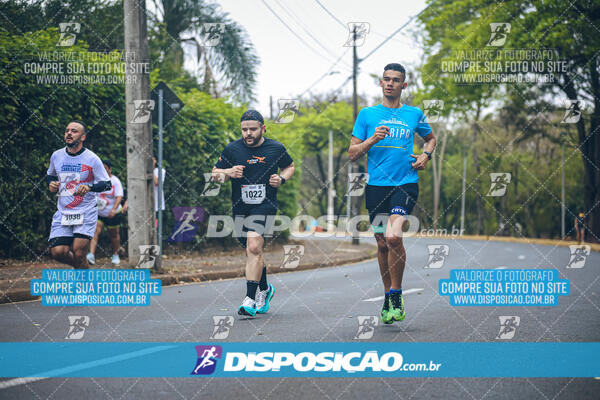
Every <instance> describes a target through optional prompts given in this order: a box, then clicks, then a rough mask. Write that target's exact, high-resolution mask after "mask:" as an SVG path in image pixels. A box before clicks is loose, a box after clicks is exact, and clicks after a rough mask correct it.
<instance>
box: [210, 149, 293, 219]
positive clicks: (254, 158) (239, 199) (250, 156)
mask: <svg viewBox="0 0 600 400" xmlns="http://www.w3.org/2000/svg"><path fill="white" fill-rule="evenodd" d="M292 162H293V160H292V157H290V155H289V154H288V152H287V150H286V149H285V147H284V146H283V144H281V143H279V142H278V141H276V140H273V139H268V138H265V140H264V141H263V143H262V144H261V145H260V146H257V147H249V146H246V144H244V141H243V139H238V140H236V141H235V142H231V143H229V144H228V145H227V147H225V150H223V152H222V153H221V156H220V157H219V161H217V164H216V165H215V167H217V168H219V169H226V168H231V167H233V166H236V165H243V166H245V167H246V168H244V173H243V175H242V177H241V178H239V179H231V188H232V190H231V201H232V204H233V213H234V214H236V215H237V214H247V212H248V211H249V210H251V209H252V208H253V207H255V206H257V205H258V204H263V205H267V206H271V207H273V208H277V188H274V187H272V186H271V185H269V178H270V177H271V175H273V174H277V172H278V169H279V168H281V169H283V168H286V167H289V166H290V164H292Z"/></svg>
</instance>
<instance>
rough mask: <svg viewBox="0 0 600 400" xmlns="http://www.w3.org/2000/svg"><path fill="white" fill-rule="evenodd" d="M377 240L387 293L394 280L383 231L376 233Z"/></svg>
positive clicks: (378, 255)
mask: <svg viewBox="0 0 600 400" xmlns="http://www.w3.org/2000/svg"><path fill="white" fill-rule="evenodd" d="M375 240H376V241H377V261H379V273H380V274H381V280H382V281H383V288H384V289H385V291H386V293H387V292H389V291H390V287H391V286H392V280H391V278H390V270H389V267H388V256H389V249H388V247H387V243H386V241H385V237H384V236H383V233H376V234H375Z"/></svg>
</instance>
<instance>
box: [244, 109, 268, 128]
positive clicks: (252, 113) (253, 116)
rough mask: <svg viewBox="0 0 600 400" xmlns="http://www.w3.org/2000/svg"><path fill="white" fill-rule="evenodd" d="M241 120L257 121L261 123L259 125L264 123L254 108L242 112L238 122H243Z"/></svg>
mask: <svg viewBox="0 0 600 400" xmlns="http://www.w3.org/2000/svg"><path fill="white" fill-rule="evenodd" d="M243 121H258V122H260V123H261V125H264V124H265V119H264V118H263V116H262V115H261V114H260V113H259V112H258V111H256V110H248V111H246V112H245V113H244V114H242V118H241V119H240V122H243Z"/></svg>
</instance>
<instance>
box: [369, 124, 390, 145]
mask: <svg viewBox="0 0 600 400" xmlns="http://www.w3.org/2000/svg"><path fill="white" fill-rule="evenodd" d="M389 135H390V128H388V127H387V126H378V127H377V128H376V129H375V133H374V134H373V136H371V140H373V141H374V142H375V143H377V142H379V141H381V140H383V139H385V137H386V136H389Z"/></svg>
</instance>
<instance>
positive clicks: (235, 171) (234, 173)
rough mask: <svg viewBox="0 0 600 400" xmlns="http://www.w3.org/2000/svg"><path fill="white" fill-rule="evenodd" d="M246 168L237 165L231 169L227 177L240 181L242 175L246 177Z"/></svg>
mask: <svg viewBox="0 0 600 400" xmlns="http://www.w3.org/2000/svg"><path fill="white" fill-rule="evenodd" d="M244 168H246V166H245V165H235V166H233V167H232V168H229V172H228V174H227V175H229V177H230V178H234V179H240V178H241V177H242V175H244Z"/></svg>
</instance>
